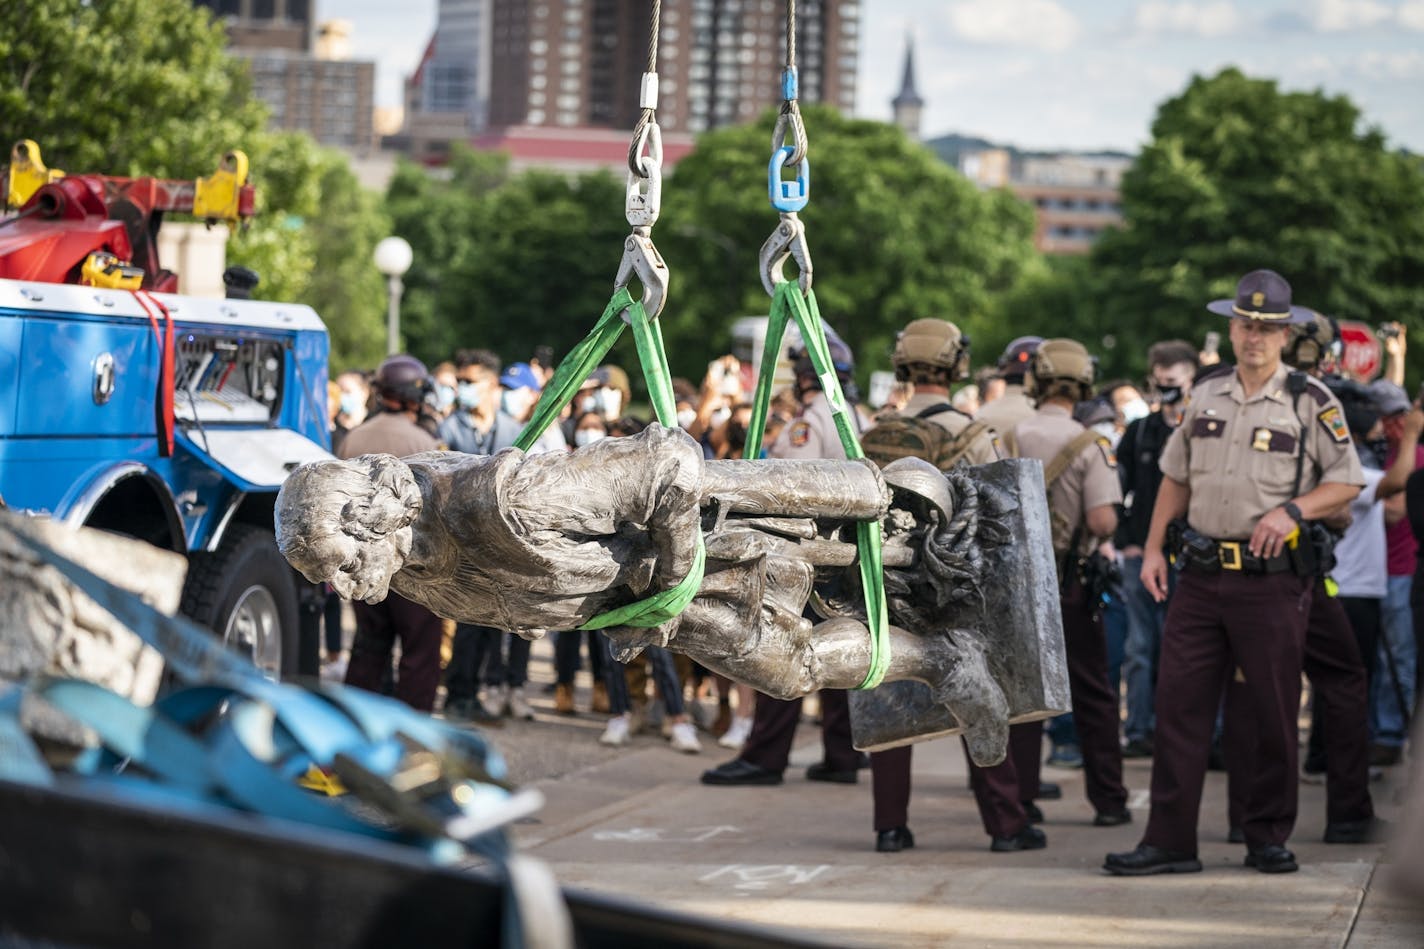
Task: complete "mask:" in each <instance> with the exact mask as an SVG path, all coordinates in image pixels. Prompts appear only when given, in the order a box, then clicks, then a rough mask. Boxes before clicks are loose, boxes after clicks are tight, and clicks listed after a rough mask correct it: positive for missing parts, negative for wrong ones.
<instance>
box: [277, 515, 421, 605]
mask: <svg viewBox="0 0 1424 949" xmlns="http://www.w3.org/2000/svg"><path fill="white" fill-rule="evenodd" d="M410 541H411V530H410V528H408V527H407V528H403V529H401V530H399V531H396V532H395V533H393V534H387V535H385V536H383V537H378V538H374V539H371V540H358V539H357V538H355V537H353V536H352V535H350V534H348V533H346V532H345V531H343V530H340V529H339V527H338V529H335V530H329V531H322V532H321V533H320V534H319V535H318V536H316V537H308V538H307V542H306V544H305V545H304V548H303V550H302V551H301V552H300V560H301V563H300V564H298V565H297V566H298V567H299V568H300V569H301V571H302V573H303V574H304V575H305V576H306V577H307V579H309V580H312V581H314V582H322V581H325V582H327V583H330V584H331V586H332V588H333V589H334V590H336V592H337V593H338V594H340V595H341V596H343V597H345V598H346V599H348V600H365V601H367V602H368V603H378V602H380V601H381V600H383V599H385V598H386V594H387V593H388V592H389V591H390V585H391V577H393V576H394V575H395V574H396V572H397V571H398V570H400V568H401V567H402V566H403V565H404V564H405V560H406V556H407V555H408V554H409V553H410Z"/></svg>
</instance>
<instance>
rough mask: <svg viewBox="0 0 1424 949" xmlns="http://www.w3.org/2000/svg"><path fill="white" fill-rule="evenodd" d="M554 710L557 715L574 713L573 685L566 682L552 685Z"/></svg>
mask: <svg viewBox="0 0 1424 949" xmlns="http://www.w3.org/2000/svg"><path fill="white" fill-rule="evenodd" d="M554 711H555V712H556V713H558V714H559V715H573V714H575V709H574V687H573V686H572V685H569V684H568V683H567V682H560V683H559V684H557V685H556V686H554Z"/></svg>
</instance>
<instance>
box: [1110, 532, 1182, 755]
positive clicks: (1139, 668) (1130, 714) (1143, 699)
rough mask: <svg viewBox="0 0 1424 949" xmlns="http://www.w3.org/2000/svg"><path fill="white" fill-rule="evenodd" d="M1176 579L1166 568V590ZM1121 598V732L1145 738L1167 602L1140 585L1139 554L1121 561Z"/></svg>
mask: <svg viewBox="0 0 1424 949" xmlns="http://www.w3.org/2000/svg"><path fill="white" fill-rule="evenodd" d="M1176 580H1177V574H1176V571H1169V573H1168V588H1169V589H1171V588H1172V587H1175V586H1176ZM1122 600H1123V605H1124V606H1125V607H1126V609H1127V643H1126V645H1125V646H1124V649H1123V653H1124V655H1123V663H1122V674H1123V677H1124V678H1126V679H1127V721H1126V723H1124V725H1123V734H1125V735H1126V736H1127V740H1128V741H1146V740H1147V739H1149V738H1151V737H1152V731H1153V729H1154V728H1155V727H1156V724H1157V721H1156V718H1155V716H1154V714H1153V711H1152V709H1153V703H1154V701H1155V697H1156V690H1157V657H1158V655H1159V653H1160V652H1161V649H1162V627H1163V625H1164V624H1165V623H1166V622H1167V603H1166V602H1162V603H1158V602H1157V601H1156V600H1154V599H1152V594H1150V593H1148V592H1147V588H1146V587H1145V586H1143V585H1142V558H1141V557H1124V558H1123V560H1122ZM1169 600H1170V598H1169Z"/></svg>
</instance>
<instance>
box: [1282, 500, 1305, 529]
mask: <svg viewBox="0 0 1424 949" xmlns="http://www.w3.org/2000/svg"><path fill="white" fill-rule="evenodd" d="M1281 510H1282V511H1285V512H1286V513H1287V514H1289V515H1290V518H1291V520H1293V521H1295V522H1296V524H1300V522H1301V521H1303V520H1305V515H1303V514H1301V513H1300V507H1299V505H1297V504H1296V503H1295V502H1294V501H1287V502H1286V503H1284V504H1282V505H1281Z"/></svg>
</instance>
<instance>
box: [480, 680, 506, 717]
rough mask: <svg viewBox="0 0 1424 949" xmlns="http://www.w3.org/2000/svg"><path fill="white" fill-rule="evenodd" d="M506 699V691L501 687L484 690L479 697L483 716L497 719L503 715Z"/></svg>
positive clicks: (495, 686)
mask: <svg viewBox="0 0 1424 949" xmlns="http://www.w3.org/2000/svg"><path fill="white" fill-rule="evenodd" d="M507 698H508V690H507V689H506V688H505V687H504V686H502V685H492V686H489V687H488V688H486V689H485V691H484V694H483V695H481V696H480V705H481V706H483V707H484V710H485V714H486V715H488V716H489V717H490V718H499V717H500V716H501V715H503V714H504V709H505V706H506V705H507V704H508V703H507Z"/></svg>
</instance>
